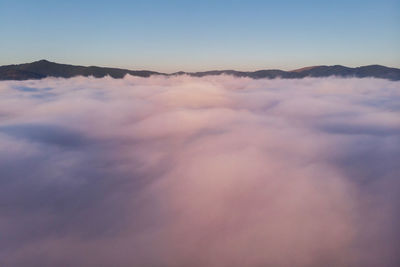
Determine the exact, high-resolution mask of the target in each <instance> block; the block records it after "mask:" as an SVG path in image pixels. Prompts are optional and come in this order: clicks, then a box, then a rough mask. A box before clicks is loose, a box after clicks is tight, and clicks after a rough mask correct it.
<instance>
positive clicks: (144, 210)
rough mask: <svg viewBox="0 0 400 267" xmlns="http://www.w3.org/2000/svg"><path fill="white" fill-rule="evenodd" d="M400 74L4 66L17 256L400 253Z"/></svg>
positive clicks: (251, 258)
mask: <svg viewBox="0 0 400 267" xmlns="http://www.w3.org/2000/svg"><path fill="white" fill-rule="evenodd" d="M399 159H400V82H393V81H388V80H381V79H369V78H364V79H340V78H321V79H318V78H305V79H301V80H285V79H274V80H268V79H265V80H264V79H261V80H253V79H249V78H235V77H232V76H224V75H221V76H207V77H203V78H194V77H187V76H178V77H170V78H166V77H161V76H160V77H158V76H152V77H151V78H138V77H131V76H126V77H125V78H124V79H112V78H109V77H107V78H102V79H95V78H83V77H77V78H71V79H56V78H48V79H43V80H32V81H3V82H0V229H1V234H0V235H1V236H0V265H2V266H193V267H196V266H199V267H203V266H215V267H219V266H224V267H225V266H226V267H228V266H229V267H235V266H237V267H239V266H257V267H258V266H278V267H280V266H282V267H283V266H371V267H372V266H397V264H398V263H399V262H400V255H399V253H398V252H399V251H400V230H399V227H398V226H397V223H398V221H399V220H400V194H399V193H400V180H399V179H400V164H399Z"/></svg>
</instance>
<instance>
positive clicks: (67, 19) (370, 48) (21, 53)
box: [0, 0, 400, 72]
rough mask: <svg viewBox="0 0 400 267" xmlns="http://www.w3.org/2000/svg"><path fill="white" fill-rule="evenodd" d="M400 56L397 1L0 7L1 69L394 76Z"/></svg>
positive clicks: (17, 3) (73, 2) (14, 2)
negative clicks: (350, 69)
mask: <svg viewBox="0 0 400 267" xmlns="http://www.w3.org/2000/svg"><path fill="white" fill-rule="evenodd" d="M399 47H400V1H399V0H380V1H373V0H363V1H358V0H357V1H355V0H353V1H349V0H347V1H345V0H338V1H288V0H283V1H282V0H280V1H267V0H265V1H254V0H246V1H245V0H242V1H240V0H236V1H235V0H231V1H222V0H221V1H216V0H207V1H199V0H197V1H191V0H187V1H178V0H170V1H156V0H146V1H116V0H114V1H101V0H97V1H82V0H81V1H77V0H69V1H46V0H35V1H32V0H0V51H1V53H0V65H4V64H13V63H24V62H31V61H34V60H38V59H48V60H51V61H56V62H62V63H71V64H81V65H100V66H113V67H123V68H131V69H152V70H157V71H165V72H172V71H178V70H187V71H197V70H210V69H227V68H228V69H237V70H255V69H265V68H281V69H285V70H290V69H294V68H298V67H303V66H309V65H321V64H326V65H332V64H341V65H347V66H359V65H368V64H382V65H387V66H393V67H400V48H399Z"/></svg>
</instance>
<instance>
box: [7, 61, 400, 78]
mask: <svg viewBox="0 0 400 267" xmlns="http://www.w3.org/2000/svg"><path fill="white" fill-rule="evenodd" d="M126 74H130V75H132V76H140V77H149V76H151V75H165V76H173V75H185V74H186V75H190V76H194V77H203V76H208V75H221V74H226V75H233V76H237V77H250V78H255V79H260V78H269V79H273V78H283V79H294V78H304V77H329V76H338V77H359V78H363V77H374V78H382V79H389V80H395V81H398V80H400V69H397V68H389V67H385V66H381V65H369V66H362V67H357V68H349V67H345V66H341V65H334V66H312V67H305V68H301V69H297V70H292V71H283V70H258V71H235V70H213V71H203V72H182V71H181V72H176V73H172V74H167V73H160V72H155V71H148V70H126V69H118V68H105V67H96V66H89V67H84V66H75V65H67V64H58V63H54V62H50V61H47V60H40V61H35V62H32V63H26V64H19V65H6V66H0V80H29V79H42V78H46V77H61V78H71V77H75V76H93V77H96V78H101V77H105V76H107V75H108V76H111V77H113V78H123V77H124V76H125V75H126Z"/></svg>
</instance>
